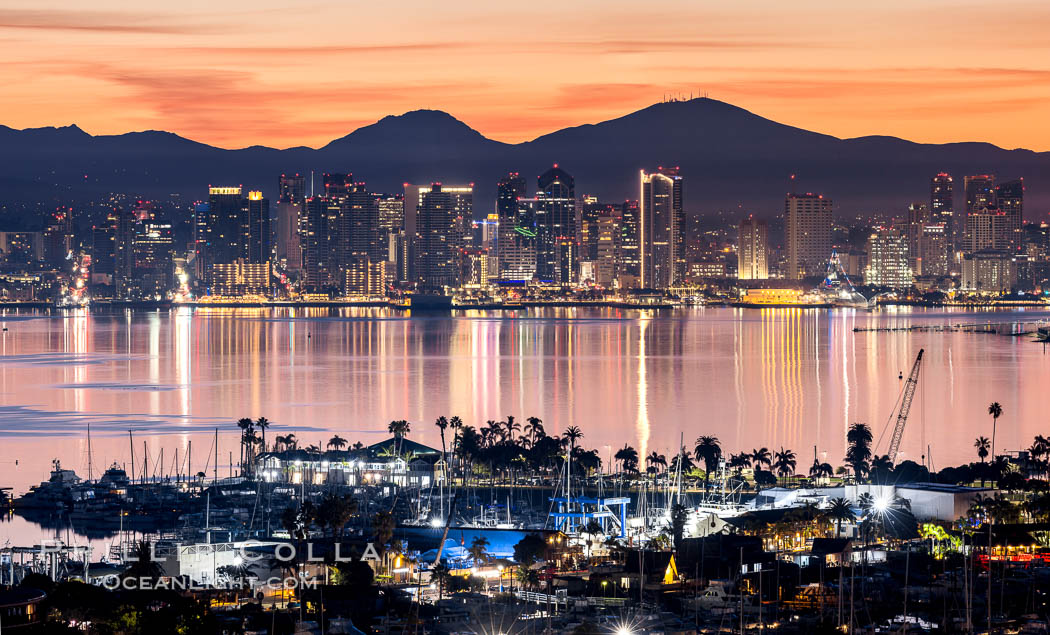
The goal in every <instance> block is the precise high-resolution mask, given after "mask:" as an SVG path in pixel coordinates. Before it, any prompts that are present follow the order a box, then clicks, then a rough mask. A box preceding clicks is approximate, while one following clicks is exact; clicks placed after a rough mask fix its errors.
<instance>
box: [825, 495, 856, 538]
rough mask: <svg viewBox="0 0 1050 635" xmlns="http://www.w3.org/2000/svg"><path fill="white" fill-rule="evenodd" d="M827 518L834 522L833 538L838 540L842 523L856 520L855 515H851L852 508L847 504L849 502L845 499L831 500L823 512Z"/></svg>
mask: <svg viewBox="0 0 1050 635" xmlns="http://www.w3.org/2000/svg"><path fill="white" fill-rule="evenodd" d="M825 513H826V514H827V517H828V518H830V519H831V520H834V521H835V537H836V538H838V537H839V535H841V534H842V521H844V520H847V521H852V520H854V519H855V518H856V514H854V513H853V507H852V506H851V505H850V504H849V501H848V500H846V499H845V498H833V499H831V504H830V505H829V506H828V509H827V511H826V512H825Z"/></svg>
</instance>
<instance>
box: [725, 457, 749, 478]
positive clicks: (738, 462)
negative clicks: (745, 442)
mask: <svg viewBox="0 0 1050 635" xmlns="http://www.w3.org/2000/svg"><path fill="white" fill-rule="evenodd" d="M729 467H731V468H733V469H735V470H736V473H737V475H738V476H739V475H740V472H741V470H743V469H744V468H745V467H751V455H750V454H748V453H747V452H741V453H740V454H731V455H729Z"/></svg>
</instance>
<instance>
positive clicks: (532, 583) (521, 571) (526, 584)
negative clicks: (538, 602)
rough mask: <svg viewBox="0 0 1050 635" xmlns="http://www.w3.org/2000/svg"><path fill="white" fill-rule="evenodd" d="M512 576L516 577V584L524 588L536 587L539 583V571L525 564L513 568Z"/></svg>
mask: <svg viewBox="0 0 1050 635" xmlns="http://www.w3.org/2000/svg"><path fill="white" fill-rule="evenodd" d="M514 577H515V578H517V580H518V584H520V585H521V586H522V588H524V589H526V590H528V589H531V588H533V587H536V586H538V585H539V583H540V574H539V572H538V571H536V570H535V569H532V568H529V567H528V566H525V565H519V566H518V568H517V569H515V571H514Z"/></svg>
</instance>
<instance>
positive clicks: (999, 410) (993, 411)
mask: <svg viewBox="0 0 1050 635" xmlns="http://www.w3.org/2000/svg"><path fill="white" fill-rule="evenodd" d="M988 414H990V415H992V460H993V461H994V460H995V424H996V422H997V421H999V417H1001V416H1002V414H1003V407H1002V406H1000V405H999V402H998V401H993V402H992V403H991V405H989V406H988Z"/></svg>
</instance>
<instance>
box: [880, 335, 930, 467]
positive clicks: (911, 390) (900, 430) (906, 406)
mask: <svg viewBox="0 0 1050 635" xmlns="http://www.w3.org/2000/svg"><path fill="white" fill-rule="evenodd" d="M923 350H924V349H921V348H920V349H919V356H918V357H916V358H915V364H914V365H912V367H911V373H910V374H909V375H908V380H907V381H906V382H904V396H903V397H902V398H901V409H900V411H899V412H898V413H897V425H896V426H895V427H894V428H893V438H892V439H890V451H889V452H888V453H887V455H886V456H888V457H889V459H890V462H891V463H896V462H897V451H898V450H900V447H901V438H902V437H903V436H904V424H905V423H907V422H908V411H910V410H911V400H912V397H914V396H915V387H916V386H918V385H919V368H920V367H921V366H922V352H923Z"/></svg>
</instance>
